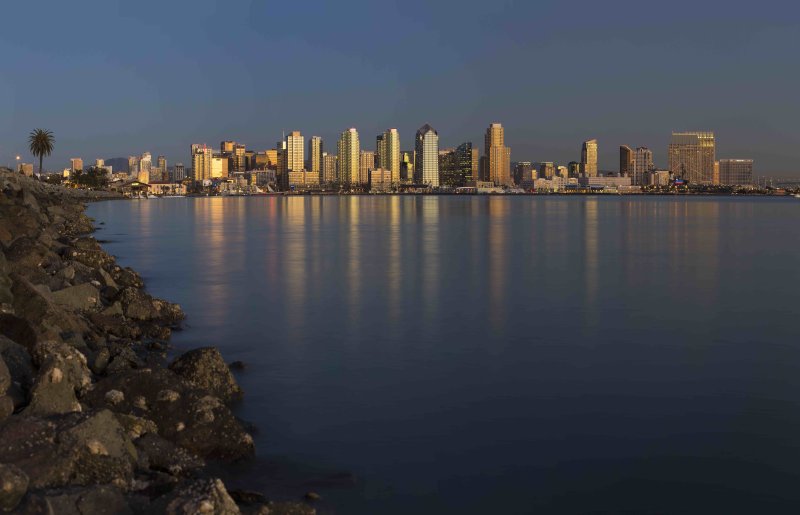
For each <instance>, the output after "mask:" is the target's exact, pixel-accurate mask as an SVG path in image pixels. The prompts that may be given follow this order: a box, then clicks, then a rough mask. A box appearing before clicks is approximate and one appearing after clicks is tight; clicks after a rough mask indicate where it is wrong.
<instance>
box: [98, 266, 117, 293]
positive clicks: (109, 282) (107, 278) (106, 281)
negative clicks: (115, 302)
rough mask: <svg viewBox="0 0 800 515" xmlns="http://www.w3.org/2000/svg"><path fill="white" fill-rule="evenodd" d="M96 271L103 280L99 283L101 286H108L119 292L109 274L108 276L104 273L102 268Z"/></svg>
mask: <svg viewBox="0 0 800 515" xmlns="http://www.w3.org/2000/svg"><path fill="white" fill-rule="evenodd" d="M97 271H98V272H99V273H100V277H101V278H102V279H103V280H102V281H101V282H102V284H103V286H108V287H110V288H115V289H117V290H119V285H118V284H117V282H116V281H115V280H114V278H113V277H111V274H109V273H108V272H106V271H105V270H104V269H102V268H99V269H98V270H97Z"/></svg>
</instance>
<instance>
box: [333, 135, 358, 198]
mask: <svg viewBox="0 0 800 515" xmlns="http://www.w3.org/2000/svg"><path fill="white" fill-rule="evenodd" d="M337 147H338V151H339V182H340V183H341V184H344V185H346V186H350V185H351V184H358V169H359V165H360V158H361V146H360V144H359V141H358V131H357V130H356V129H355V128H350V129H347V130H346V131H344V132H343V133H342V134H341V136H339V143H338V145H337Z"/></svg>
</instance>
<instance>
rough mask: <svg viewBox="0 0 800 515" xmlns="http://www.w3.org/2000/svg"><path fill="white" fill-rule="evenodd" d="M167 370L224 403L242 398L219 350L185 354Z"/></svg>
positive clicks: (200, 350) (240, 391) (192, 351)
mask: <svg viewBox="0 0 800 515" xmlns="http://www.w3.org/2000/svg"><path fill="white" fill-rule="evenodd" d="M169 368H170V370H172V371H173V372H175V373H176V374H178V375H179V376H181V377H182V378H184V379H185V380H187V381H188V382H189V383H191V384H193V385H195V386H197V387H198V388H203V389H204V390H207V391H208V392H210V393H211V394H212V395H215V396H217V397H219V398H220V399H222V400H224V401H225V402H229V401H231V400H233V399H238V398H240V397H241V396H242V389H241V388H240V387H239V385H238V384H237V383H236V379H234V377H233V374H232V373H231V371H230V369H229V368H228V365H227V364H226V363H225V360H223V359H222V355H221V354H220V353H219V350H217V349H216V348H214V347H204V348H200V349H195V350H191V351H189V352H186V353H184V354H182V355H181V356H179V357H178V358H176V359H175V361H173V362H172V364H170V366H169Z"/></svg>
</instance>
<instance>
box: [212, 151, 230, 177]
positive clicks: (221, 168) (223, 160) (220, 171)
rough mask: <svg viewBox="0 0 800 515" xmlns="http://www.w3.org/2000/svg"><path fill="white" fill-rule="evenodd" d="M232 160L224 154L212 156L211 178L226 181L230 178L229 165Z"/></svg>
mask: <svg viewBox="0 0 800 515" xmlns="http://www.w3.org/2000/svg"><path fill="white" fill-rule="evenodd" d="M229 163H230V160H229V159H228V156H226V155H225V154H224V153H220V154H214V155H212V156H211V178H212V179H224V178H225V177H228V176H229V169H228V164H229Z"/></svg>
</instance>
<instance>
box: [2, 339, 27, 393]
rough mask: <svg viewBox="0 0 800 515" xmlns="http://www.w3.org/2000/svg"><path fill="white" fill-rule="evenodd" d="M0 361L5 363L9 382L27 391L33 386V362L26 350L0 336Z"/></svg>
mask: <svg viewBox="0 0 800 515" xmlns="http://www.w3.org/2000/svg"><path fill="white" fill-rule="evenodd" d="M0 359H2V360H3V361H4V362H5V363H6V366H7V367H8V370H9V374H10V376H11V381H12V382H14V383H17V384H19V385H20V387H21V388H22V389H23V390H25V391H27V390H28V389H29V388H30V387H31V384H33V378H34V371H33V361H32V360H31V355H30V353H29V352H28V350H27V349H26V348H25V347H23V346H22V345H19V344H18V343H16V342H14V341H12V340H11V339H10V338H8V337H6V336H2V335H0ZM0 393H2V392H0Z"/></svg>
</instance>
